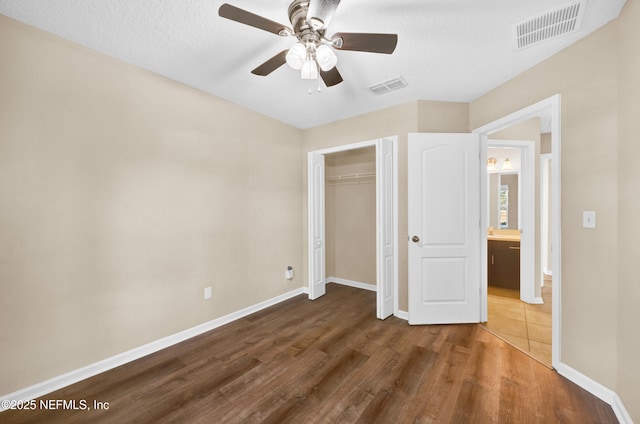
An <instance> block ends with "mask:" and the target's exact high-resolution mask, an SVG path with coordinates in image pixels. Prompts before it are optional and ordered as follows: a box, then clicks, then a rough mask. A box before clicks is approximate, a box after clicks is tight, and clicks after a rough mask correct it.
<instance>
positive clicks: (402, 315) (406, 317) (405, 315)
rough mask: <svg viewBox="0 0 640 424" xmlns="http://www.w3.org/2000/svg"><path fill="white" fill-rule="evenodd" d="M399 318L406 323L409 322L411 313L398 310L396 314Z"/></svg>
mask: <svg viewBox="0 0 640 424" xmlns="http://www.w3.org/2000/svg"><path fill="white" fill-rule="evenodd" d="M393 315H394V316H396V317H397V318H400V319H403V320H405V321H409V312H407V311H401V310H397V311H396V312H395V313H394V314H393Z"/></svg>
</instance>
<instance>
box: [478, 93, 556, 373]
mask: <svg viewBox="0 0 640 424" xmlns="http://www.w3.org/2000/svg"><path fill="white" fill-rule="evenodd" d="M560 101H561V97H560V94H555V95H553V96H551V97H549V98H547V99H544V100H541V101H539V102H538V103H535V104H533V105H530V106H528V107H525V108H523V109H520V110H518V111H516V112H514V113H512V114H510V115H507V116H505V117H503V118H500V119H498V120H496V121H494V122H491V123H489V124H486V125H484V126H482V127H480V128H476V129H475V130H473V132H474V133H479V134H480V137H481V140H483V141H482V142H483V143H486V140H487V138H488V136H489V135H490V134H491V133H494V132H496V131H500V130H502V129H505V128H507V127H509V126H511V125H514V124H516V123H518V122H521V121H524V120H526V119H530V118H534V117H539V116H541V115H543V114H547V113H550V115H551V174H552V175H553V179H552V187H551V217H552V218H551V220H552V222H553V225H552V229H551V243H552V245H553V254H552V259H551V260H552V263H553V290H552V299H553V300H552V303H553V305H552V330H551V331H552V336H551V337H552V349H551V363H552V365H553V367H554V368H556V369H558V367H560V366H561V362H562V361H561V356H562V351H561V336H562V334H561V329H562V327H561V323H562V315H561V313H562V308H561V305H562V261H561V257H562V255H561V253H562V244H561V241H562V237H561V234H562V229H561V220H560V213H561V204H560V201H561V197H560V195H561V193H560V178H561V173H560V147H561V143H560V141H561V140H560V137H561V135H560V119H561V116H560V115H561V104H560ZM481 150H482V149H481ZM481 156H482V151H481ZM481 160H483V162H482V163H483V164H486V149H484V158H482V157H481ZM480 178H481V182H482V186H484V187H486V178H487V173H486V171H485V170H484V169H483V170H482V172H481V173H480ZM481 213H482V214H483V215H486V210H485V209H481ZM481 243H483V242H482V241H481ZM481 248H482V246H481ZM484 248H485V249H486V233H485V240H484ZM485 266H486V265H485ZM483 278H485V279H486V273H485V276H483ZM481 291H482V292H481V296H480V298H481V300H480V302H481V304H480V310H481V314H482V320H483V321H486V320H487V285H486V284H482V285H481Z"/></svg>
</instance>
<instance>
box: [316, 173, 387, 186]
mask: <svg viewBox="0 0 640 424" xmlns="http://www.w3.org/2000/svg"><path fill="white" fill-rule="evenodd" d="M375 176H376V173H375V172H362V173H357V174H345V175H334V176H330V177H327V181H328V182H329V184H330V185H338V184H364V183H372V182H375Z"/></svg>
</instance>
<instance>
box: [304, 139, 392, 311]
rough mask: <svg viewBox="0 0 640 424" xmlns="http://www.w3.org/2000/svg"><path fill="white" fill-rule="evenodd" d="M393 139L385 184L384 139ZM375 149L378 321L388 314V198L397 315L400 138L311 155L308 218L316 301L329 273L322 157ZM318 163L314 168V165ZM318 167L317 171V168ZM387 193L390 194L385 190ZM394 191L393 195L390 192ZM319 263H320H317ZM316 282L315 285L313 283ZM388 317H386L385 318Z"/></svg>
mask: <svg viewBox="0 0 640 424" xmlns="http://www.w3.org/2000/svg"><path fill="white" fill-rule="evenodd" d="M383 139H384V140H390V141H391V143H392V145H393V160H392V162H393V163H392V167H393V172H392V173H391V174H392V175H391V178H392V181H382V179H383V176H382V175H380V172H379V170H380V169H381V168H380V164H381V163H382V162H383V160H384V159H385V158H384V154H383V152H382V149H381V144H382V140H383ZM372 146H375V147H376V222H377V225H376V292H377V301H376V303H377V307H376V315H377V317H378V318H381V319H384V318H386V316H388V315H387V314H385V313H384V308H383V300H384V299H383V298H382V293H383V290H382V284H383V281H384V275H382V272H381V270H382V267H381V264H382V263H383V262H384V260H385V256H387V257H388V252H386V253H387V255H385V246H384V245H383V243H382V240H384V239H385V237H383V234H382V231H383V230H384V228H383V227H384V225H381V221H380V217H381V213H382V211H383V209H384V208H385V207H386V206H385V205H384V199H388V198H389V195H391V196H392V209H393V210H392V211H391V212H392V214H393V223H392V233H393V234H392V237H393V240H394V243H393V275H392V278H393V287H392V288H391V290H392V292H393V297H394V299H393V314H394V315H397V314H398V137H397V136H393V137H383V138H382V139H376V140H370V141H363V142H360V143H352V144H347V145H342V146H337V147H331V148H327V149H321V150H315V151H312V152H309V153H308V163H309V169H308V170H307V174H308V184H309V189H308V211H307V219H308V223H309V226H308V228H309V230H308V250H309V252H308V254H309V264H308V271H309V299H312V300H313V299H317V298H318V297H320V296H322V295H323V294H324V290H325V284H326V272H325V261H324V258H325V245H324V229H325V225H324V223H325V214H324V189H325V181H324V160H318V159H319V157H321V156H322V157H324V155H328V154H331V153H339V152H346V151H349V150H356V149H361V148H364V147H372ZM313 164H315V165H313ZM314 168H316V169H314ZM385 190H387V191H385ZM388 190H391V191H392V193H388ZM314 232H317V233H320V232H321V233H322V234H321V237H320V238H321V239H322V243H320V244H318V241H317V238H315V237H314V236H313V234H314ZM318 262H320V263H318ZM314 280H315V282H314ZM384 315H386V316H384Z"/></svg>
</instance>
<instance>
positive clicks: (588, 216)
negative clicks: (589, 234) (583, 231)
mask: <svg viewBox="0 0 640 424" xmlns="http://www.w3.org/2000/svg"><path fill="white" fill-rule="evenodd" d="M582 227H583V228H596V213H595V211H583V212H582Z"/></svg>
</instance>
